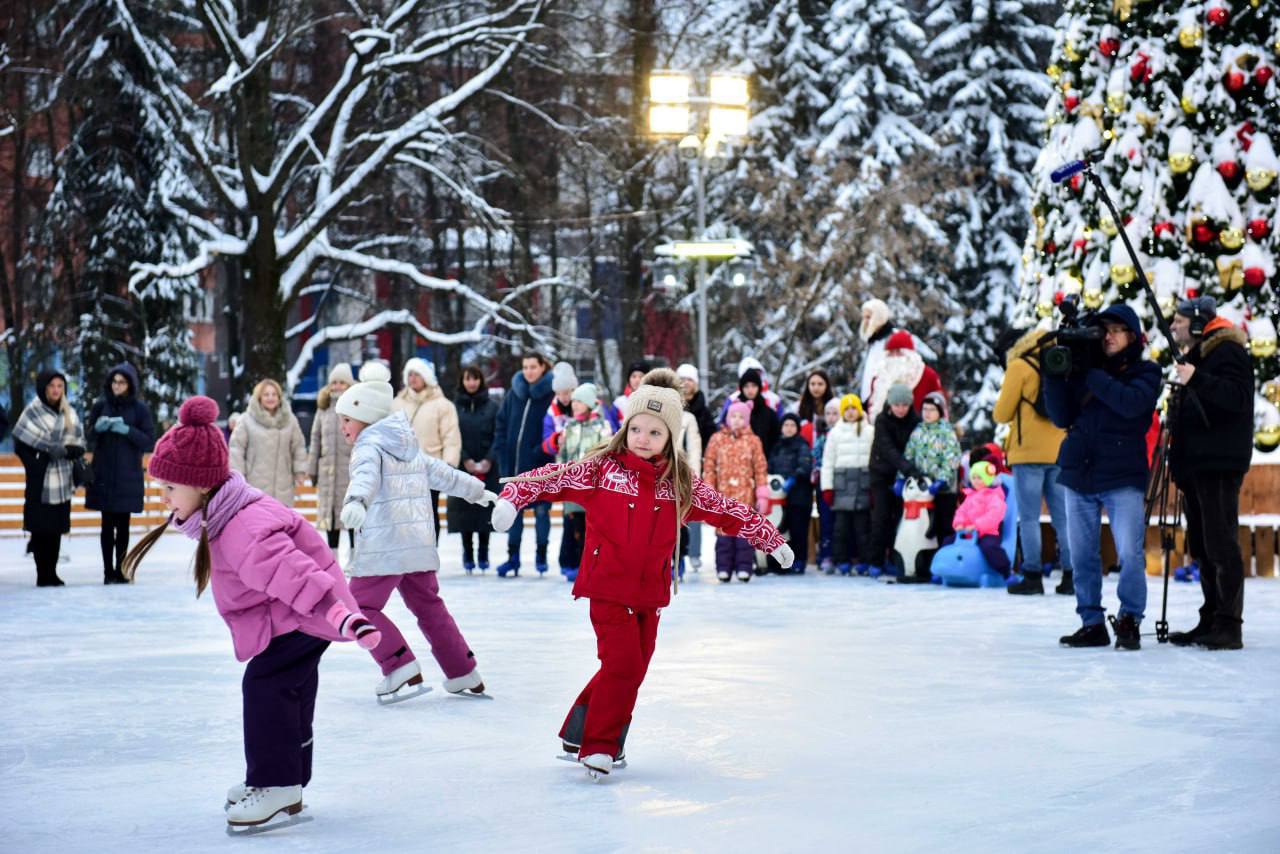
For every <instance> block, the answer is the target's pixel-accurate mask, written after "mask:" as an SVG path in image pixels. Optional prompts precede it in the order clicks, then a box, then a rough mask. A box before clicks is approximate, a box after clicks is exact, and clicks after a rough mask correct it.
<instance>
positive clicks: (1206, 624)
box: [1169, 614, 1213, 646]
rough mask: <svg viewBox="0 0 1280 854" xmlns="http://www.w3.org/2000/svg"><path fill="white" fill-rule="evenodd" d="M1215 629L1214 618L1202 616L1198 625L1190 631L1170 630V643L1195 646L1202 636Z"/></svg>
mask: <svg viewBox="0 0 1280 854" xmlns="http://www.w3.org/2000/svg"><path fill="white" fill-rule="evenodd" d="M1211 631H1213V620H1212V619H1210V618H1209V617H1205V616H1204V615H1203V614H1202V615H1201V616H1200V622H1198V623H1196V627H1195V628H1194V629H1192V630H1191V631H1188V632H1169V643H1171V644H1173V645H1174V646H1194V645H1195V644H1197V643H1199V642H1200V638H1202V637H1204V636H1205V635H1207V634H1209V632H1211Z"/></svg>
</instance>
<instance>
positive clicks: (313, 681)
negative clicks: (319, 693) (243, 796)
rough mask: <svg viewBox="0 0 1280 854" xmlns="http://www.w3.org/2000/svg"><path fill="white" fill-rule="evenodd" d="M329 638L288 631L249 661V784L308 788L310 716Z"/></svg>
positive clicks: (245, 683)
mask: <svg viewBox="0 0 1280 854" xmlns="http://www.w3.org/2000/svg"><path fill="white" fill-rule="evenodd" d="M328 648H329V642H328V641H327V640H321V639H320V638H317V637H312V636H311V635H308V634H305V633H303V632H289V633H288V634H287V635H279V636H277V637H274V638H272V639H271V643H269V644H267V648H266V649H264V650H263V651H262V652H260V653H258V654H257V655H255V656H254V657H253V658H251V659H249V663H248V664H247V665H246V666H245V668H244V679H243V680H241V683H240V687H241V691H242V693H243V694H244V759H245V766H246V767H245V775H244V781H245V784H246V785H249V786H254V787H258V788H262V787H266V786H305V785H307V783H309V782H311V720H312V718H313V717H315V711H316V687H317V686H318V685H319V682H320V672H319V669H320V656H321V655H323V654H324V651H325V650H326V649H328Z"/></svg>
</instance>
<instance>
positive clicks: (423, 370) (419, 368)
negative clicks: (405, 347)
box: [401, 356, 440, 385]
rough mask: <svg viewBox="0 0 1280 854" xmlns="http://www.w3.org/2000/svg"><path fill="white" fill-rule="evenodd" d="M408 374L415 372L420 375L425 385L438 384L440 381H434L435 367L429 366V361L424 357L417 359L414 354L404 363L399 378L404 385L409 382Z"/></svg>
mask: <svg viewBox="0 0 1280 854" xmlns="http://www.w3.org/2000/svg"><path fill="white" fill-rule="evenodd" d="M409 374H417V375H418V376H420V377H422V381H423V382H424V383H426V384H427V385H440V383H439V382H437V381H436V371H435V368H433V367H431V363H430V362H428V361H427V360H426V359H419V358H418V357H417V356H414V357H413V358H412V359H410V360H409V361H407V362H405V363H404V371H402V377H401V379H402V380H403V382H404V384H405V385H408V384H409Z"/></svg>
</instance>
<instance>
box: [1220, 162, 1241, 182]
mask: <svg viewBox="0 0 1280 854" xmlns="http://www.w3.org/2000/svg"><path fill="white" fill-rule="evenodd" d="M1218 174H1219V175H1221V176H1222V180H1224V181H1226V182H1227V183H1228V184H1234V183H1235V182H1237V181H1239V180H1240V164H1239V163H1237V162H1235V161H1234V160H1224V161H1222V162H1221V163H1219V164H1218Z"/></svg>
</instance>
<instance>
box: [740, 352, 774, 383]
mask: <svg viewBox="0 0 1280 854" xmlns="http://www.w3.org/2000/svg"><path fill="white" fill-rule="evenodd" d="M752 368H754V369H756V370H757V371H759V372H760V376H761V377H765V378H767V377H768V376H769V375H768V374H766V373H765V372H764V365H762V364H760V360H759V359H757V358H756V357H755V356H743V357H742V361H741V362H739V363H738V376H739V377H741V376H742V375H743V374H745V373H746V372H747V371H749V370H751V369H752Z"/></svg>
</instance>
